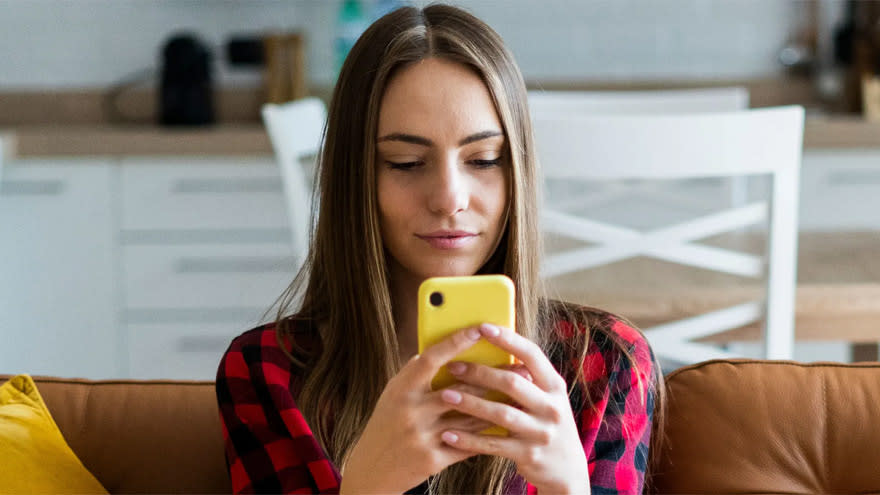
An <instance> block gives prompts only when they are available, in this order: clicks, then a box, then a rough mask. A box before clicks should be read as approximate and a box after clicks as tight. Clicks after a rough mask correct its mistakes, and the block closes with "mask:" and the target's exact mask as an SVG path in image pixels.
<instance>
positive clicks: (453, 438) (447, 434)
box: [440, 431, 458, 443]
mask: <svg viewBox="0 0 880 495" xmlns="http://www.w3.org/2000/svg"><path fill="white" fill-rule="evenodd" d="M440 438H442V439H443V441H444V442H446V443H455V442H457V441H458V435H456V434H455V433H452V432H451V431H444V432H443V434H442V435H440Z"/></svg>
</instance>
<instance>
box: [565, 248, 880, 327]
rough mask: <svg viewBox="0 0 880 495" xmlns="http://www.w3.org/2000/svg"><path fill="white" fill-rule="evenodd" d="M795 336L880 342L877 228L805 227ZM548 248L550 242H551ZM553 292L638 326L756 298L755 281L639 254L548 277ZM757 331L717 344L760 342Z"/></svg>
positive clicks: (757, 287) (757, 284)
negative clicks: (811, 229) (818, 229)
mask: <svg viewBox="0 0 880 495" xmlns="http://www.w3.org/2000/svg"><path fill="white" fill-rule="evenodd" d="M799 237H800V238H799V244H800V245H799V255H798V288H797V300H796V309H795V311H796V335H797V339H798V340H843V341H850V342H872V343H876V342H878V341H880V256H878V255H880V232H834V233H832V232H802V233H801V234H800V236H799ZM763 242H764V241H763V237H762V236H758V235H746V234H740V235H727V236H724V237H718V238H715V239H712V240H709V241H707V243H708V244H711V245H716V246H725V247H730V248H738V249H740V250H742V251H744V252H754V253H758V252H760V250H761V249H762V248H761V246H762V243H763ZM548 244H550V245H551V246H550V247H551V248H552V242H548ZM548 285H549V289H550V290H551V291H552V293H554V294H556V295H557V296H559V297H561V298H563V299H566V300H570V301H575V302H578V303H581V304H586V305H589V306H595V307H599V308H603V309H607V310H610V311H613V312H615V313H618V314H621V315H623V316H625V317H627V318H629V319H631V320H632V321H633V322H634V323H636V324H637V325H639V326H641V327H648V326H651V325H655V324H659V323H663V322H668V321H672V320H676V319H679V318H684V317H687V316H693V315H696V314H700V313H702V312H705V311H711V310H713V309H721V308H724V307H726V306H730V305H734V304H738V303H744V302H748V301H750V300H755V299H758V298H759V297H760V295H761V293H762V291H763V286H762V285H761V283H760V282H758V281H756V280H754V279H748V278H743V277H738V276H734V275H724V274H717V273H715V272H710V271H707V270H701V269H696V268H687V267H682V266H680V265H676V264H673V263H667V262H662V261H657V260H651V259H644V258H637V259H632V260H627V261H622V262H618V263H614V264H612V265H607V266H602V267H598V268H595V269H592V270H585V271H582V272H580V273H575V274H569V275H564V276H560V277H556V278H554V279H551V280H550V281H549V282H548ZM759 336H760V328H759V327H758V326H757V325H752V326H749V327H745V328H742V329H737V330H733V331H730V332H727V333H725V334H723V335H722V336H720V337H718V338H711V339H709V340H714V341H732V340H758V339H759Z"/></svg>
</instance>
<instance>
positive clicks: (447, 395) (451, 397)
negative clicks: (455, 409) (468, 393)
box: [440, 389, 461, 404]
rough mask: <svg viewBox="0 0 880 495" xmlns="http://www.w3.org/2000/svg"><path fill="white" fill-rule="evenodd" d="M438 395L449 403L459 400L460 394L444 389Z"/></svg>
mask: <svg viewBox="0 0 880 495" xmlns="http://www.w3.org/2000/svg"><path fill="white" fill-rule="evenodd" d="M440 397H442V398H443V400H445V401H446V402H448V403H450V404H458V403H459V402H461V394H460V393H458V392H456V391H455V390H449V389H446V390H444V391H443V392H441V393H440Z"/></svg>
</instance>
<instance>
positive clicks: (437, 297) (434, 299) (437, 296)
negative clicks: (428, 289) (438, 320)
mask: <svg viewBox="0 0 880 495" xmlns="http://www.w3.org/2000/svg"><path fill="white" fill-rule="evenodd" d="M430 301H431V306H440V305H442V304H443V294H442V293H440V292H432V293H431V297H430Z"/></svg>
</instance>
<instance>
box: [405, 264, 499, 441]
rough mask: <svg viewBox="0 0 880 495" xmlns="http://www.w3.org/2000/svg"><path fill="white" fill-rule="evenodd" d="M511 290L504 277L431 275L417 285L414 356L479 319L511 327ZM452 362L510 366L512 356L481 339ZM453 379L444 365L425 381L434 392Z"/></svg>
mask: <svg viewBox="0 0 880 495" xmlns="http://www.w3.org/2000/svg"><path fill="white" fill-rule="evenodd" d="M514 296H515V289H514V286H513V281H511V280H510V279H509V278H508V277H506V276H504V275H473V276H466V277H433V278H429V279H427V280H425V281H424V282H422V284H421V285H420V286H419V298H418V315H419V316H418V334H419V354H421V353H422V352H424V351H425V349H427V348H428V347H430V346H432V345H434V344H436V343H437V342H439V341H441V340H443V339H444V338H446V337H448V336H449V335H451V334H453V333H455V332H457V331H459V330H461V329H463V328H467V327H474V326H478V325H480V324H481V323H492V324H494V325H500V326H503V327H507V328H509V329H511V330H514V331H516V328H515V325H516V311H515V305H514ZM454 360H455V361H467V362H471V363H480V364H485V365H487V366H493V367H500V366H504V365H510V364H514V356H513V355H512V354H510V353H509V352H507V351H505V350H502V349H500V348H498V347H496V346H495V345H492V344H490V343H489V342H488V341H486V340H485V339H481V340H480V341H479V342H477V343H476V344H474V345H473V346H472V347H470V348H469V349H466V350H465V351H464V352H462V353H461V354H459V355H458V356H456V357H455V359H454ZM457 382H458V380H457V379H456V378H455V376H453V375H452V374H451V373H449V371H448V370H447V369H446V367H445V366H444V367H443V368H441V369H440V371H439V372H438V373H437V375H435V376H434V378H433V379H432V380H431V388H432V389H434V390H438V389H441V388H444V387H448V386H450V385H453V384H455V383H457ZM486 398H487V399H489V400H495V401H501V402H505V401H506V400H507V399H508V397H507V396H506V395H504V394H502V393H500V392H497V391H490V392H489V393H487V395H486ZM480 433H482V434H490V435H492V434H494V435H507V430H506V429H504V428H501V427H499V426H493V427H491V428H488V429H486V430H483V431H482V432H480Z"/></svg>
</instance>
